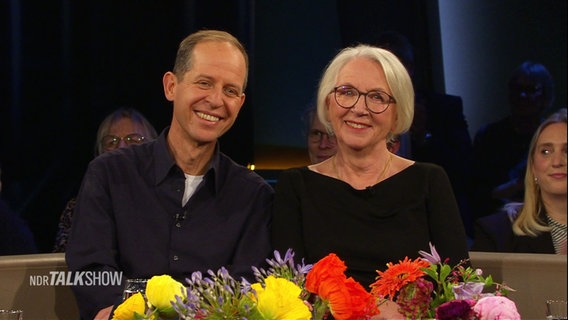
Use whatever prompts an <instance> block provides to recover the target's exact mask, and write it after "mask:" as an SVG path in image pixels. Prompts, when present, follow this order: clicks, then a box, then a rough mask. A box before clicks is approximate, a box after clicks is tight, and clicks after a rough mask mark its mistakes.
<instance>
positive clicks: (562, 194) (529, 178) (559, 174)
mask: <svg viewBox="0 0 568 320" xmlns="http://www.w3.org/2000/svg"><path fill="white" fill-rule="evenodd" d="M566 130H567V126H566V108H564V109H561V110H560V111H558V112H556V113H554V114H552V115H551V116H550V117H549V118H547V119H546V120H544V121H543V122H542V124H541V125H540V126H539V127H538V129H537V130H536V132H535V134H534V135H533V138H532V141H531V143H530V146H529V156H528V159H527V169H526V171H525V194H524V203H510V204H507V205H505V206H504V208H503V210H501V211H500V212H498V213H496V214H493V215H491V216H487V217H483V218H481V219H479V220H478V221H477V223H476V227H475V242H474V245H473V247H472V250H475V251H497V252H524V253H556V254H566V188H567V187H566Z"/></svg>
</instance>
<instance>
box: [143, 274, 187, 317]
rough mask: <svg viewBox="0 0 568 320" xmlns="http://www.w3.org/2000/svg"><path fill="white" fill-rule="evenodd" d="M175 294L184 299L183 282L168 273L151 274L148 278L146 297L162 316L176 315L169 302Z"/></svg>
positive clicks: (173, 298)
mask: <svg viewBox="0 0 568 320" xmlns="http://www.w3.org/2000/svg"><path fill="white" fill-rule="evenodd" d="M175 296H180V297H182V299H184V300H185V298H186V295H185V288H184V286H183V284H181V283H180V282H178V281H176V280H174V279H173V278H172V277H170V276H169V275H161V276H153V277H152V278H151V279H150V280H148V283H147V284H146V298H147V299H148V302H149V303H150V304H151V305H152V306H154V308H156V309H157V310H158V312H159V313H160V315H161V316H162V317H166V318H174V317H176V316H177V313H176V312H175V310H174V309H173V307H172V304H171V301H175V300H176V298H175Z"/></svg>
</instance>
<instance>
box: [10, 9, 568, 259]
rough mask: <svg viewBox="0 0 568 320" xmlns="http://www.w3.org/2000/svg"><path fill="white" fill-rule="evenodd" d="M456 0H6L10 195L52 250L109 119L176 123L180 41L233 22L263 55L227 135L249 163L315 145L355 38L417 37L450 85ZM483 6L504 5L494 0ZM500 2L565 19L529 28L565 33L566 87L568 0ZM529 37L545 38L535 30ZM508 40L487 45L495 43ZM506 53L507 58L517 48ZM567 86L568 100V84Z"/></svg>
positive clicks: (234, 151) (423, 72) (438, 80)
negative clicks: (338, 64)
mask: <svg viewBox="0 0 568 320" xmlns="http://www.w3.org/2000/svg"><path fill="white" fill-rule="evenodd" d="M446 1H448V0H443V1H442V0H440V1H434V0H431V1H426V0H368V1H364V0H348V1H346V0H335V1H324V0H314V1H299V0H298V1H286V0H281V1H278V0H274V1H269V0H257V1H254V0H235V1H221V0H203V1H199V0H194V1H190V0H187V1H151V0H149V1H116V0H113V1H111V0H99V1H94V0H84V1H72V0H46V1H17V0H11V1H1V2H0V21H1V24H2V28H1V29H0V32H1V38H0V39H1V40H2V47H1V49H0V61H1V63H2V67H1V68H2V69H1V73H0V77H1V83H2V91H1V94H0V99H1V100H0V102H1V110H0V130H1V139H0V163H1V165H2V182H3V184H2V185H3V188H2V198H4V199H5V200H6V201H7V202H8V203H9V205H10V206H11V207H12V208H13V209H14V210H15V211H17V212H18V213H19V214H20V215H21V216H22V217H24V218H25V219H26V220H27V221H28V223H29V225H30V227H31V228H32V231H33V232H34V234H35V237H36V242H37V244H38V247H39V249H40V251H42V252H48V251H50V250H51V247H52V245H53V240H54V235H55V230H56V227H57V221H58V218H59V215H60V214H61V212H62V210H63V208H64V206H65V204H66V202H67V201H68V200H69V199H70V198H72V197H73V196H75V195H76V192H77V189H78V186H79V183H80V181H81V178H82V175H83V173H84V170H85V168H86V165H87V164H88V162H89V161H90V160H91V159H92V157H93V150H94V143H95V141H94V139H95V135H96V129H97V127H98V124H99V122H100V121H101V120H102V119H103V118H104V117H105V116H106V114H108V113H109V112H111V111H112V110H114V109H115V108H117V107H119V106H131V107H135V108H137V109H138V110H140V111H141V112H142V113H144V114H145V115H146V116H147V117H148V119H149V120H150V121H151V122H152V123H153V124H154V126H155V127H156V129H157V130H158V131H161V130H162V129H163V128H164V127H165V126H167V125H169V122H170V120H171V105H170V103H169V102H167V101H166V100H165V98H164V96H163V91H162V83H161V79H162V75H163V74H164V72H166V71H168V70H170V69H171V67H172V66H173V62H174V58H175V53H176V50H177V46H178V44H179V42H180V41H181V40H182V39H183V38H184V37H185V36H186V35H188V34H189V33H191V32H193V31H196V30H198V29H202V28H218V29H223V30H227V31H229V32H231V33H232V34H234V35H235V36H237V37H238V38H239V39H240V40H241V41H242V42H243V43H244V44H245V45H246V47H247V50H248V52H249V55H250V58H251V66H250V75H249V78H250V81H249V87H248V88H247V91H246V94H247V98H246V101H245V106H244V107H243V109H242V111H241V114H240V115H239V119H238V121H237V122H236V124H235V126H234V127H233V128H232V129H231V130H230V131H229V132H228V133H227V135H226V136H225V137H223V138H222V142H221V145H222V149H223V150H224V152H225V153H227V154H228V155H230V156H231V157H232V158H233V159H235V160H236V161H237V162H239V163H241V164H243V165H246V164H249V163H255V161H256V160H257V158H258V155H259V153H260V152H261V151H259V148H260V146H265V145H277V146H279V145H282V146H296V147H300V148H301V147H302V146H303V137H302V135H301V122H300V116H301V113H302V111H303V109H304V108H305V107H306V106H307V105H308V104H309V103H310V101H312V100H313V95H314V93H315V90H316V87H317V81H318V79H319V75H320V73H321V71H322V70H323V68H324V67H325V65H326V64H327V62H328V61H329V60H330V59H331V58H332V57H333V55H335V53H336V52H337V50H339V49H340V48H341V47H343V46H344V45H347V44H352V43H355V42H366V41H367V40H368V39H370V38H371V37H372V36H373V34H375V33H377V32H380V31H384V30H397V31H399V32H401V33H404V34H406V35H407V36H408V37H409V38H410V40H411V42H413V43H414V45H415V48H416V57H417V65H418V66H419V68H418V69H417V83H418V84H419V85H420V86H423V87H427V88H434V89H437V90H438V91H444V90H445V82H444V73H445V72H447V71H448V70H444V58H443V56H442V47H443V46H442V33H441V31H443V30H440V25H441V24H440V16H439V7H440V6H441V5H443V4H444V3H446ZM461 1H463V0H461ZM466 3H468V4H470V3H469V2H467V1H466ZM479 3H485V8H487V7H488V6H489V8H491V5H488V4H490V3H492V1H490V0H489V1H480V2H479ZM500 3H501V5H500V6H501V8H499V9H502V7H503V6H510V8H511V10H510V12H511V15H513V14H515V12H518V10H517V9H518V8H521V9H522V11H523V12H525V11H526V10H525V9H526V7H528V8H531V7H538V10H539V12H544V13H545V16H548V13H550V16H553V17H554V19H549V20H550V21H547V23H548V24H547V25H546V26H542V25H541V24H540V23H538V24H536V25H529V26H528V27H526V28H534V29H535V30H537V29H538V30H541V32H542V28H543V27H545V28H548V29H550V30H551V32H552V31H554V32H553V33H552V34H554V35H558V34H561V35H563V36H562V37H560V38H558V39H552V40H551V41H555V43H556V42H557V43H559V48H560V49H561V50H560V53H561V54H562V52H563V53H564V54H562V59H564V60H562V61H561V62H560V63H559V65H560V66H561V68H557V69H555V70H552V71H553V74H555V75H557V78H561V79H560V80H561V81H560V83H564V84H565V77H566V64H565V59H566V58H565V57H566V55H565V53H566V52H565V51H566V37H565V36H566V1H564V0H544V1H529V0H522V1H521V0H519V1H516V0H515V1H502V2H500ZM452 4H455V2H452ZM497 9H498V8H496V10H497ZM546 10H549V11H546ZM507 12H509V10H507ZM482 13H483V12H482ZM553 13H554V14H553ZM479 14H480V13H479V12H475V13H473V12H472V15H479ZM525 14H526V12H525ZM559 15H560V18H558V17H559ZM529 16H530V10H529ZM519 27H521V28H522V24H520V25H519ZM548 29H545V30H548ZM529 30H530V29H529ZM464 36H467V33H465V34H464ZM525 38H526V39H527V41H528V42H530V43H531V45H533V46H534V45H535V38H534V37H531V36H530V34H529V35H527V36H526V37H525ZM541 38H542V37H541ZM544 40H546V39H543V41H544ZM549 40H550V39H549ZM536 41H539V39H536ZM457 43H458V45H459V41H457ZM537 44H538V42H537ZM495 46H496V44H495V43H492V44H490V45H488V46H487V47H483V48H479V49H480V50H483V51H484V52H490V53H492V52H494V51H492V50H495ZM540 47H542V49H543V50H546V52H551V51H555V50H557V51H558V48H556V47H550V46H540ZM506 50H507V48H500V49H499V50H497V51H495V52H499V55H497V54H495V57H496V58H499V59H503V54H502V53H503V51H505V52H506ZM511 50H512V49H511ZM562 50H563V51H562ZM474 54H475V53H474ZM537 56H538V55H537ZM511 63H512V64H517V61H513V62H511ZM518 63H520V61H518ZM508 70H512V68H509V69H508ZM456 71H459V70H456ZM558 75H561V77H558ZM493 76H494V75H493ZM497 76H499V75H497ZM500 76H501V77H504V78H506V77H507V75H506V74H504V75H500ZM562 81H564V82H562ZM504 87H505V86H504ZM557 91H561V92H560V93H561V96H562V95H563V100H562V99H561V100H560V103H561V104H564V105H565V88H564V86H562V87H560V88H557ZM464 103H465V102H464ZM502 108H506V106H503V107H502ZM474 112H475V111H474ZM480 112H481V111H480ZM500 112H501V113H503V111H500ZM272 156H273V157H280V158H282V156H283V155H282V154H274V155H272Z"/></svg>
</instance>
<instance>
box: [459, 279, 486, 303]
mask: <svg viewBox="0 0 568 320" xmlns="http://www.w3.org/2000/svg"><path fill="white" fill-rule="evenodd" d="M484 286H485V284H484V283H483V282H466V283H463V282H460V284H459V285H456V286H454V287H452V290H453V291H454V295H455V296H456V299H458V300H465V299H477V298H479V296H480V295H481V293H482V292H483V287H484Z"/></svg>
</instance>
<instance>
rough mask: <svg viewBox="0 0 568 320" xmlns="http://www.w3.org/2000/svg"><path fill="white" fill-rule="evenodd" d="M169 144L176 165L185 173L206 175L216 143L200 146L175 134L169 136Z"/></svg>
mask: <svg viewBox="0 0 568 320" xmlns="http://www.w3.org/2000/svg"><path fill="white" fill-rule="evenodd" d="M167 142H168V148H169V150H170V152H171V153H172V155H173V157H174V160H175V162H176V164H177V165H178V166H179V167H180V168H181V169H182V170H183V172H184V173H186V174H189V175H193V176H199V175H203V174H205V171H206V170H207V168H208V165H209V162H211V158H212V157H213V153H214V152H215V145H216V143H217V142H216V141H214V142H209V143H206V144H200V143H197V142H195V141H189V140H188V139H182V138H181V137H180V136H178V135H176V134H175V133H174V134H168V137H167Z"/></svg>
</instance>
